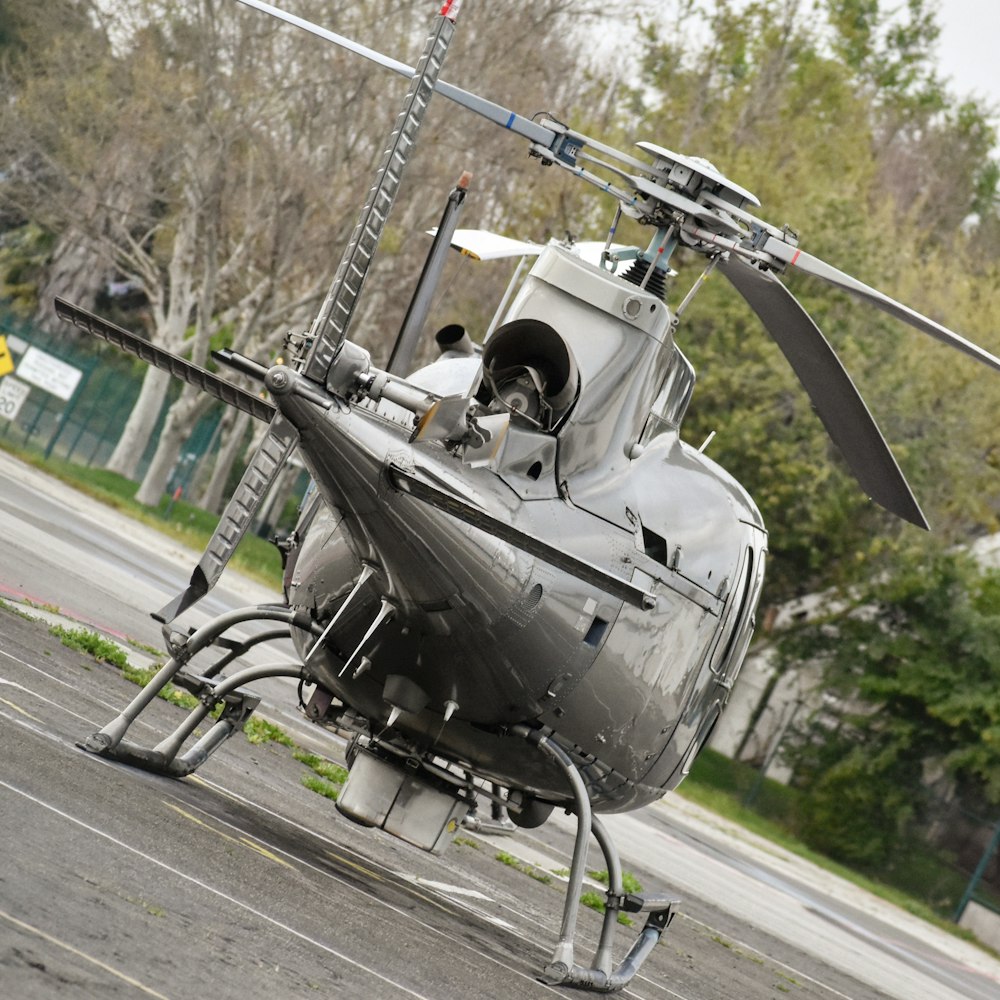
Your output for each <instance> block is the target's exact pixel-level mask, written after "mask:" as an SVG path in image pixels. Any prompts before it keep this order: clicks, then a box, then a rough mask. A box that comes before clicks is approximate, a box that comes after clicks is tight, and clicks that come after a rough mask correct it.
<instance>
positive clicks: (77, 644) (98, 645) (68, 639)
mask: <svg viewBox="0 0 1000 1000" xmlns="http://www.w3.org/2000/svg"><path fill="white" fill-rule="evenodd" d="M49 634H50V635H54V636H55V637H56V638H57V639H58V640H59V641H60V642H61V643H62V644H63V645H64V646H66V647H68V648H69V649H75V650H77V651H78V652H80V653H86V654H87V655H88V656H92V657H93V658H94V659H95V660H97V662H98V663H109V664H111V666H113V667H117V668H118V669H119V670H121V671H122V672H124V671H125V670H127V669H129V667H130V664H129V662H128V656H127V655H126V654H125V652H124V651H123V650H122V648H121V647H120V646H119V645H118V644H117V643H114V642H111V641H110V640H108V639H105V638H104V637H103V636H102V635H99V634H98V633H97V632H91V631H90V630H89V629H85V628H64V627H63V626H62V625H51V626H50V627H49Z"/></svg>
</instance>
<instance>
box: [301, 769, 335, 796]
mask: <svg viewBox="0 0 1000 1000" xmlns="http://www.w3.org/2000/svg"><path fill="white" fill-rule="evenodd" d="M301 781H302V784H303V785H305V786H306V788H308V789H309V790H310V791H311V792H315V793H316V794H317V795H322V796H324V797H325V798H328V799H333V801H334V802H336V801H337V797H338V796H339V795H340V788H339V787H338V786H337V785H334V784H331V783H330V782H329V781H324V780H323V779H322V778H320V777H318V776H317V775H315V774H303V775H302V778H301Z"/></svg>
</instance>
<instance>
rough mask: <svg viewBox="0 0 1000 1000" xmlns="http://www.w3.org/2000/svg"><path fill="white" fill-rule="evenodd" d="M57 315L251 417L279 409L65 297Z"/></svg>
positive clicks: (59, 302)
mask: <svg viewBox="0 0 1000 1000" xmlns="http://www.w3.org/2000/svg"><path fill="white" fill-rule="evenodd" d="M56 315H57V316H58V317H59V318H60V319H62V320H66V322H68V323H73V324H74V325H75V326H78V327H80V329H81V330H86V331H87V333H89V334H92V335H93V336H95V337H98V338H100V339H101V340H105V341H107V342H108V343H109V344H114V345H115V347H117V348H118V349H119V350H122V351H125V352H126V353H127V354H134V355H135V356H136V357H137V358H139V360H140V361H145V362H146V364H147V365H152V366H153V367H154V368H159V369H160V370H161V371H165V372H168V373H169V374H171V375H173V376H174V378H179V379H180V380H181V381H182V382H187V383H188V384H189V385H193V386H195V387H197V388H198V389H201V390H202V391H203V392H207V393H208V394H209V395H210V396H214V397H215V398H216V399H221V400H222V402H223V403H228V404H229V405H230V406H235V407H236V409H237V410H242V411H243V412H244V413H249V414H250V416H251V417H256V418H257V419H258V420H265V421H267V420H270V419H271V418H272V417H273V416H274V415H275V413H276V412H277V410H276V409H275V408H274V406H273V405H272V404H271V403H268V402H267V401H266V400H263V399H261V398H260V397H259V396H255V395H254V394H253V393H252V392H248V391H247V390H246V389H241V388H239V387H238V386H235V385H233V384H232V383H231V382H227V381H226V380H225V379H224V378H219V376H218V375H213V374H212V372H210V371H206V370H205V369H204V368H202V367H201V366H200V365H196V364H194V363H193V362H191V361H188V360H186V359H185V358H179V357H178V356H177V355H176V354H171V353H170V351H165V350H164V349H163V348H162V347H157V346H156V345H155V344H151V343H150V342H149V341H148V340H143V338H142V337H140V336H138V335H137V334H134V333H132V332H131V331H129V330H124V329H122V327H120V326H115V324H114V323H109V322H108V321H107V320H106V319H101V317H100V316H95V315H94V314H93V313H92V312H87V310H86V309H81V308H80V307H79V306H75V305H73V304H72V303H71V302H67V301H66V300H65V299H60V298H57V299H56Z"/></svg>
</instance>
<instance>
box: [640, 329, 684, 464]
mask: <svg viewBox="0 0 1000 1000" xmlns="http://www.w3.org/2000/svg"><path fill="white" fill-rule="evenodd" d="M694 378H695V376H694V368H693V367H692V365H691V362H690V361H688V359H687V358H686V357H684V354H683V353H682V352H681V350H680V349H679V348H677V347H675V348H674V354H673V358H672V359H671V363H670V367H669V368H668V369H667V374H666V377H665V378H664V380H663V385H662V386H661V387H660V391H659V392H658V393H657V394H656V399H655V400H654V401H653V406H652V408H651V409H650V411H649V419H648V420H647V421H646V426H645V427H644V428H643V429H642V436H641V437H640V439H639V442H640V444H646V443H647V442H649V441H652V439H653V438H655V437H656V436H657V435H659V434H663V433H665V432H666V431H676V430H679V429H680V426H681V422H682V421H683V420H684V414H685V413H686V412H687V408H688V403H690V402H691V393H692V391H693V389H694Z"/></svg>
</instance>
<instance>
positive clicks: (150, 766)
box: [78, 605, 316, 778]
mask: <svg viewBox="0 0 1000 1000" xmlns="http://www.w3.org/2000/svg"><path fill="white" fill-rule="evenodd" d="M249 621H277V622H282V623H283V624H284V625H285V626H286V627H285V628H283V629H275V630H272V631H270V632H267V633H265V634H264V635H262V636H256V637H254V638H251V639H248V640H246V641H245V642H232V641H226V640H223V639H222V636H223V635H224V634H225V633H226V632H227V631H228V630H229V629H231V628H232V627H233V626H235V625H239V624H242V623H243V622H249ZM293 624H294V625H296V626H297V627H299V628H305V629H309V630H311V631H315V630H316V626H315V623H314V622H313V620H312V619H311V618H310V617H309V616H308V615H307V614H305V613H304V612H300V611H293V610H292V609H291V608H287V607H282V606H280V605H259V606H255V607H248V608H240V609H239V610H237V611H230V612H228V613H227V614H223V615H219V616H218V617H217V618H213V619H212V620H211V621H210V622H208V623H207V624H206V625H204V626H202V627H201V628H200V629H198V630H197V631H196V632H194V633H193V634H192V635H190V636H187V637H184V636H182V635H180V634H179V633H172V634H167V645H168V648H169V650H170V652H171V654H172V655H171V657H170V659H169V660H167V662H166V663H165V664H164V665H163V666H162V667H161V668H160V669H159V670H158V671H157V672H156V673H155V674H154V675H153V677H152V678H151V679H150V680H149V682H148V683H147V684H146V686H145V687H143V689H142V690H141V691H140V692H139V693H138V694H137V695H136V696H135V697H134V698H133V699H132V701H130V702H129V704H128V705H126V706H125V708H124V709H123V710H122V712H121V713H120V714H119V715H118V716H117V717H116V718H114V719H112V720H111V722H109V723H108V724H107V725H106V726H104V727H103V728H102V729H99V730H98V731H97V732H96V733H93V734H92V735H90V736H88V737H87V739H85V740H84V741H83V742H82V743H80V744H78V746H80V747H81V749H83V750H86V751H88V752H89V753H94V754H99V755H100V756H102V757H110V758H112V759H113V760H118V761H121V762H122V763H123V764H131V765H132V766H133V767H141V768H143V769H144V770H147V771H154V772H156V773H158V774H166V775H169V776H170V777H173V778H183V777H185V776H186V775H188V774H191V773H192V772H194V771H195V770H197V768H199V767H201V765H202V764H204V763H205V761H206V760H208V758H209V757H210V756H211V755H212V754H213V753H215V751H216V750H218V749H219V747H220V746H222V744H223V743H225V741H226V740H227V739H229V737H230V736H232V735H233V734H234V733H235V732H237V731H238V730H240V729H242V728H243V725H244V724H245V723H246V721H247V719H249V718H250V716H251V715H252V714H253V712H254V709H256V708H257V706H258V705H259V704H260V698H259V697H257V695H254V694H250V693H249V692H247V691H243V690H241V688H242V686H243V685H245V684H250V683H252V682H253V681H259V680H263V679H265V678H267V677H294V678H300V679H301V678H304V676H305V674H304V668H303V667H302V666H301V665H282V666H258V667H246V668H244V669H243V670H239V671H237V672H236V673H234V674H232V675H231V676H229V677H224V678H223V677H219V676H218V675H219V672H220V671H221V670H222V668H223V667H224V666H226V665H227V664H229V663H231V662H232V661H233V660H234V659H236V658H237V657H238V656H242V655H243V654H244V653H245V652H246V651H247V650H248V649H250V648H251V647H253V646H255V645H258V644H259V643H260V642H262V641H269V640H272V639H280V638H287V637H288V636H289V634H290V633H289V630H288V626H291V625H293ZM212 645H222V646H224V647H225V648H226V649H227V652H226V653H225V655H224V656H223V657H222V658H221V659H220V660H219V661H217V662H216V663H214V664H213V665H212V666H211V667H209V668H208V670H206V671H205V673H204V674H201V675H192V674H186V673H183V672H182V669H181V668H182V667H183V666H184V665H185V664H186V663H188V662H189V661H190V660H191V658H192V657H193V656H195V655H196V654H197V653H199V652H201V650H203V649H205V648H206V647H208V646H212ZM171 681H173V682H174V683H176V684H178V685H180V686H181V687H184V688H186V689H187V690H189V691H191V692H192V693H193V694H195V695H196V696H197V698H198V699H199V701H200V704H199V705H198V706H197V707H196V708H193V709H192V710H191V712H190V713H189V714H188V716H187V718H186V719H185V720H184V721H183V722H182V723H181V724H180V725H179V726H178V727H177V728H176V729H175V730H174V731H173V732H172V733H171V734H170V735H169V736H167V737H166V738H165V739H163V740H161V741H160V742H159V743H158V744H157V745H156V746H155V747H151V748H150V747H143V746H139V745H138V744H136V743H132V742H130V741H128V740H126V739H125V738H124V737H125V734H126V733H127V732H128V729H129V727H130V726H131V725H132V723H133V722H135V720H136V719H137V718H138V716H139V714H140V713H141V712H142V711H143V710H144V709H145V708H146V707H147V706H148V705H149V704H150V703H151V702H152V701H153V699H154V698H155V697H156V696H157V695H158V694H159V693H160V692H161V691H162V690H163V689H164V688H165V687H166V686H167V684H168V683H170V682H171ZM220 705H221V706H222V711H221V714H220V715H219V716H218V718H217V719H216V720H215V723H214V724H213V725H212V727H211V728H210V729H209V730H208V732H207V733H205V735H204V736H202V737H201V738H200V739H199V740H198V741H197V742H196V743H195V744H194V745H193V746H192V747H191V748H190V749H189V750H188V751H187V752H186V753H184V754H180V749H181V747H182V746H183V745H184V742H185V741H186V740H187V739H188V737H189V736H191V735H192V734H193V733H194V731H195V730H196V729H197V728H198V726H199V725H201V723H202V722H204V721H205V719H206V718H207V717H208V716H209V715H210V713H211V712H212V710H213V709H215V708H217V707H218V706H220Z"/></svg>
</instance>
